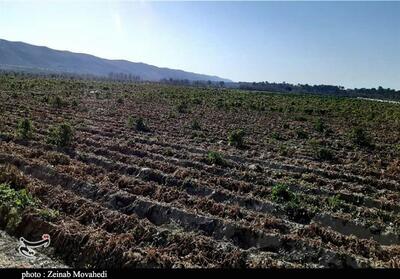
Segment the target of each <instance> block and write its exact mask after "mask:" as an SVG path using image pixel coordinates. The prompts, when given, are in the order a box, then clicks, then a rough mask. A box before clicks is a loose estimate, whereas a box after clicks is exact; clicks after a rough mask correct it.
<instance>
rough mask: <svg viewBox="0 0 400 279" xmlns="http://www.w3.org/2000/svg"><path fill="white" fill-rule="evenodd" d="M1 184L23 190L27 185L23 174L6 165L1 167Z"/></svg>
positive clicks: (12, 166)
mask: <svg viewBox="0 0 400 279" xmlns="http://www.w3.org/2000/svg"><path fill="white" fill-rule="evenodd" d="M0 183H6V184H7V185H9V186H11V187H12V188H13V189H17V190H18V189H23V188H25V185H26V184H27V180H26V178H25V177H24V176H23V174H22V172H21V171H20V170H19V169H18V168H17V167H15V166H14V165H9V164H6V165H5V166H1V167H0Z"/></svg>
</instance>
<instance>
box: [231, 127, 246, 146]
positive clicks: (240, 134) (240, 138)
mask: <svg viewBox="0 0 400 279" xmlns="http://www.w3.org/2000/svg"><path fill="white" fill-rule="evenodd" d="M244 136H245V132H244V131H243V130H242V129H239V130H235V131H232V132H230V133H229V135H228V142H229V145H232V146H235V147H237V148H242V147H244Z"/></svg>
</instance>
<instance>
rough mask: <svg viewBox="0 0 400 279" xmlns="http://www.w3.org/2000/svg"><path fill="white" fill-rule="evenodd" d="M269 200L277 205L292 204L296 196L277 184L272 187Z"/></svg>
mask: <svg viewBox="0 0 400 279" xmlns="http://www.w3.org/2000/svg"><path fill="white" fill-rule="evenodd" d="M271 199H272V200H273V201H275V202H279V203H286V202H294V201H295V200H296V195H295V194H294V193H293V192H292V191H290V189H289V186H287V185H285V184H281V183H278V184H276V185H274V186H273V187H272V191H271Z"/></svg>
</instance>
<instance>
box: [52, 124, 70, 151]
mask: <svg viewBox="0 0 400 279" xmlns="http://www.w3.org/2000/svg"><path fill="white" fill-rule="evenodd" d="M73 137H74V131H73V129H72V127H71V126H70V125H69V124H68V123H62V124H59V125H55V126H52V127H50V129H49V131H48V138H47V143H49V144H54V145H56V146H58V147H68V146H70V145H71V143H72V140H73Z"/></svg>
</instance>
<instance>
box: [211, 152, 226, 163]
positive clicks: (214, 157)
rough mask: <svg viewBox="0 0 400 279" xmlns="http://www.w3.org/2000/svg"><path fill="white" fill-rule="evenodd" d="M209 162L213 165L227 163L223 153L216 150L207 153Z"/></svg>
mask: <svg viewBox="0 0 400 279" xmlns="http://www.w3.org/2000/svg"><path fill="white" fill-rule="evenodd" d="M207 162H208V163H209V164H211V165H219V166H226V165H227V163H226V161H225V159H224V158H223V157H222V155H221V154H220V153H218V152H215V151H210V152H208V153H207Z"/></svg>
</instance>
